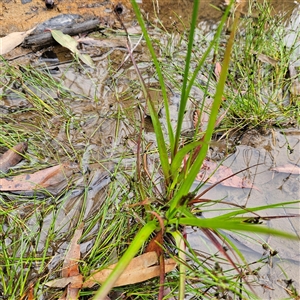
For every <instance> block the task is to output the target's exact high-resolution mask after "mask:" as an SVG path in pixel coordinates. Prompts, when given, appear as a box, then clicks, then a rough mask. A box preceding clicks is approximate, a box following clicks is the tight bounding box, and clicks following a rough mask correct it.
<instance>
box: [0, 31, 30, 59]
mask: <svg viewBox="0 0 300 300" xmlns="http://www.w3.org/2000/svg"><path fill="white" fill-rule="evenodd" d="M34 29H35V28H32V29H30V30H28V31H22V32H12V33H10V34H9V35H7V36H5V37H3V38H0V55H3V54H5V53H8V52H9V51H11V50H13V49H14V48H16V47H17V46H19V45H20V44H21V43H22V42H23V41H24V39H25V38H26V37H27V36H28V35H29V34H30V33H31V32H32V31H33V30H34Z"/></svg>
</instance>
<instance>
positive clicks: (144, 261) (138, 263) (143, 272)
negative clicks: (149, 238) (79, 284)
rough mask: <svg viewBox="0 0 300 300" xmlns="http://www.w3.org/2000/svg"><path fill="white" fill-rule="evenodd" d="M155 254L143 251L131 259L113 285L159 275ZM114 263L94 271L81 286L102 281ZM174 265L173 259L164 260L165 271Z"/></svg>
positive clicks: (125, 283)
mask: <svg viewBox="0 0 300 300" xmlns="http://www.w3.org/2000/svg"><path fill="white" fill-rule="evenodd" d="M157 262H158V261H157V254H156V253H155V252H154V251H153V252H147V253H144V254H142V255H140V256H138V257H135V258H134V259H132V261H131V262H130V263H129V265H128V266H127V268H126V269H125V270H124V272H123V274H122V275H121V276H120V277H119V279H118V280H117V282H116V283H115V285H114V286H123V285H128V284H134V283H138V282H143V281H145V280H148V279H150V278H153V277H157V276H159V275H160V267H159V266H158V265H155V264H157ZM153 265H154V266H153ZM115 266H116V264H113V265H111V266H109V267H108V268H107V269H104V270H101V271H96V272H95V273H94V274H93V275H92V276H90V277H89V278H88V280H86V281H85V282H84V283H83V287H84V288H86V287H92V286H94V285H95V284H99V283H103V282H104V281H105V280H106V279H107V278H108V276H109V275H110V273H111V272H112V271H113V269H114V267H115ZM175 267H176V262H175V261H174V260H173V259H166V260H165V272H166V273H167V272H170V271H172V270H174V268H175Z"/></svg>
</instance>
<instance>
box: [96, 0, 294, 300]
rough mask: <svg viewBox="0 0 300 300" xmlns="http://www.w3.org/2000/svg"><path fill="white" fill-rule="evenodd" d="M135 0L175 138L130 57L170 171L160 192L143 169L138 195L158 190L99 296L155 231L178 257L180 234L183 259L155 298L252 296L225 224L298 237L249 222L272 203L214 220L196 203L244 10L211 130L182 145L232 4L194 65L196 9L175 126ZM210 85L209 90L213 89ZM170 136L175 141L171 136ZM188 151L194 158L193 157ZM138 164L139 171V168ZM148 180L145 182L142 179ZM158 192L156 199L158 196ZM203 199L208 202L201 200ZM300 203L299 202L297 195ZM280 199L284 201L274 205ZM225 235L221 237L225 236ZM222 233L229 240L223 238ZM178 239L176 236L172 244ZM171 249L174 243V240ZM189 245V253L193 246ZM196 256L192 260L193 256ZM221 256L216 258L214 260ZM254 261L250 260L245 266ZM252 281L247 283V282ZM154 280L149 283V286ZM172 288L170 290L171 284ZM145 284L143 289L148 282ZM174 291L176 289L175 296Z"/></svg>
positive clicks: (230, 43) (226, 60)
mask: <svg viewBox="0 0 300 300" xmlns="http://www.w3.org/2000/svg"><path fill="white" fill-rule="evenodd" d="M132 5H133V8H134V11H135V13H136V16H137V19H138V22H139V24H140V26H141V28H142V32H143V34H144V38H145V41H146V44H147V48H148V50H149V52H150V54H151V57H152V60H153V64H154V66H155V68H156V76H157V78H158V80H159V84H160V87H161V92H162V96H163V103H164V109H165V114H166V125H167V126H166V127H167V135H168V138H165V136H164V130H163V128H162V125H161V122H160V120H159V117H158V111H157V110H156V108H155V105H154V103H153V102H152V100H151V97H150V95H149V93H148V91H147V87H146V85H145V83H144V81H143V77H142V76H141V74H140V73H139V70H138V67H137V65H136V63H135V61H134V58H133V56H131V58H132V61H133V64H134V65H135V67H136V71H137V73H138V74H139V78H140V82H141V88H142V89H143V92H144V96H145V98H146V100H147V108H148V110H149V111H150V114H151V119H152V124H153V127H154V132H155V135H156V142H157V148H158V152H159V159H160V164H161V173H162V176H163V182H164V184H163V185H164V188H163V191H164V192H163V194H162V193H161V192H158V193H153V186H152V185H151V189H152V191H150V190H147V187H149V185H147V184H146V180H144V181H142V178H143V176H142V174H139V175H138V178H139V182H137V183H136V185H137V190H139V197H140V199H141V200H145V196H146V197H147V195H150V194H151V196H152V201H150V203H148V204H147V210H146V212H145V213H146V216H144V218H143V219H144V222H143V223H144V224H143V225H142V226H141V228H140V230H139V232H137V233H136V235H135V237H134V238H133V240H132V241H131V242H130V244H129V245H128V249H127V250H126V251H125V253H124V254H123V255H122V256H121V258H120V260H119V262H118V264H117V266H116V267H115V268H114V270H113V272H112V273H111V274H110V276H109V277H108V279H107V280H106V281H105V282H104V284H103V285H102V286H101V287H100V289H99V290H98V291H97V293H96V295H95V296H94V298H93V299H105V296H106V295H107V294H108V293H109V292H110V290H111V289H112V287H113V286H114V283H115V282H116V280H117V279H118V277H119V276H120V275H121V274H122V272H123V271H124V269H125V268H126V266H127V265H128V264H129V262H130V261H131V259H132V258H133V257H134V256H135V255H136V254H137V253H140V252H141V250H142V249H143V247H144V245H145V244H146V243H148V242H149V239H151V237H152V238H155V236H157V234H162V235H163V236H164V242H163V244H162V245H161V247H162V249H163V252H164V255H171V256H174V251H170V250H169V249H170V243H169V244H168V242H167V241H166V240H169V239H168V237H172V238H173V242H174V245H173V248H174V250H175V249H177V250H176V251H175V253H177V255H175V256H174V257H175V259H177V261H178V264H179V266H178V273H177V276H179V278H178V277H177V276H176V273H173V274H172V275H170V276H168V277H167V278H166V280H165V281H161V280H160V282H159V284H158V285H157V294H155V296H154V298H155V299H163V297H164V294H165V293H169V294H170V295H173V296H175V297H176V299H186V298H185V297H186V295H188V294H189V293H191V294H190V295H191V296H194V297H195V296H196V295H197V297H198V296H199V297H200V296H201V297H204V298H211V297H213V296H217V297H225V296H226V295H234V297H239V298H242V297H245V296H246V297H247V298H252V297H254V298H255V296H254V295H253V294H252V292H251V287H250V284H249V283H248V281H247V279H246V280H245V282H246V284H241V282H240V276H242V274H241V273H240V271H239V268H238V267H237V265H236V264H235V263H234V262H233V261H232V260H231V258H230V256H229V255H228V254H227V253H226V251H224V249H223V246H222V243H223V242H225V244H227V245H228V246H229V245H230V246H231V247H233V249H234V250H235V252H236V255H237V256H239V257H240V259H241V260H242V261H243V262H244V263H245V259H244V257H243V255H242V253H240V252H239V251H238V249H237V248H236V247H234V245H232V243H231V242H230V241H229V240H228V239H226V237H224V236H223V235H222V234H221V233H220V232H219V230H220V229H226V230H229V231H231V230H233V231H235V230H238V231H245V232H257V233H267V232H268V233H269V234H274V235H281V236H285V237H289V238H296V237H293V236H292V235H289V234H286V233H284V232H279V231H276V230H271V229H268V228H266V227H264V226H260V225H255V224H250V223H251V222H250V223H249V222H248V221H247V220H248V218H247V217H243V214H244V213H246V212H254V211H256V212H257V211H260V210H265V209H268V208H271V206H263V207H255V208H247V209H246V208H238V209H237V210H234V211H233V212H230V213H224V214H222V215H220V216H218V217H213V218H209V219H203V218H199V217H198V216H197V213H196V211H198V212H199V210H201V208H203V211H204V209H205V208H204V207H201V206H200V207H198V208H197V209H195V208H194V207H193V203H195V202H198V201H199V200H201V199H199V197H198V196H197V191H198V188H199V187H197V188H196V189H195V190H191V188H192V185H193V182H194V180H195V178H196V175H197V173H198V172H199V170H200V168H201V165H202V163H203V160H204V158H205V156H206V153H207V150H208V145H209V142H210V140H211V137H212V134H213V132H214V127H215V124H216V120H217V117H218V113H219V108H220V106H221V104H222V100H223V94H224V91H225V90H226V88H225V83H226V81H227V74H228V69H229V67H230V58H231V53H232V49H233V47H235V45H234V37H235V32H236V29H237V25H238V17H237V16H236V17H235V18H234V21H233V27H232V31H231V34H230V37H229V38H228V40H227V46H226V49H225V50H224V53H223V58H222V70H221V73H220V76H219V80H218V82H217V85H216V90H215V93H214V95H213V98H214V101H213V103H212V105H211V110H210V114H209V116H210V117H209V120H208V124H207V128H206V130H205V132H204V134H203V135H202V136H201V137H199V136H198V135H195V136H194V138H193V139H192V141H189V142H188V143H186V144H185V145H184V146H182V145H181V138H182V132H181V130H182V124H183V120H184V114H185V109H186V106H187V103H188V101H189V94H190V91H191V89H192V87H193V85H194V84H195V82H196V78H197V76H198V73H199V72H200V71H201V69H202V68H203V67H204V66H205V63H206V59H207V57H208V56H209V55H210V54H211V52H212V50H215V49H218V45H219V43H220V36H221V32H222V28H223V25H224V23H225V21H226V19H227V16H228V13H229V10H230V8H231V6H232V5H230V6H229V7H228V8H227V10H226V11H225V13H224V16H223V18H222V20H221V22H220V25H219V27H218V29H217V30H216V34H215V36H214V38H213V39H212V40H211V42H210V44H209V45H208V47H207V50H206V51H204V53H203V54H202V56H201V57H199V58H198V64H197V66H196V67H193V69H191V61H192V58H193V59H194V57H193V53H194V52H193V50H194V49H193V48H194V33H195V28H196V20H197V12H198V8H199V1H194V9H193V14H192V21H191V27H190V29H189V37H188V42H187V51H186V56H185V67H184V68H183V72H182V74H183V80H182V84H181V86H180V94H181V99H180V104H179V110H178V118H177V127H176V128H173V127H172V122H171V118H170V111H169V101H168V97H167V90H166V84H165V77H164V75H165V73H163V71H162V68H161V65H160V63H159V61H158V57H157V55H156V52H155V50H154V48H153V45H152V42H151V39H150V36H149V34H148V32H147V29H146V27H145V23H144V21H143V19H142V16H141V13H140V11H139V9H138V6H137V4H136V2H135V1H134V0H132ZM207 90H208V89H207ZM166 141H168V142H166ZM187 155H188V158H187ZM137 171H138V170H137ZM142 182H143V184H142ZM153 198H154V200H153ZM199 202H201V201H199ZM292 203H294V202H292ZM286 204H287V203H281V204H280V205H286ZM275 206H277V205H275ZM186 226H195V227H198V228H199V229H201V230H202V231H203V232H204V233H205V234H206V235H207V237H208V238H209V239H210V240H211V241H212V243H213V244H214V245H215V246H216V247H217V248H218V249H219V251H220V252H221V253H222V254H223V255H224V257H225V259H226V260H227V261H228V262H229V263H230V264H231V265H232V271H233V273H235V275H233V273H231V272H226V271H224V272H223V270H222V268H220V267H219V265H218V263H216V264H215V267H212V265H211V264H209V265H206V264H205V262H204V261H202V260H201V259H200V258H199V257H198V256H197V254H196V253H195V252H194V251H193V250H192V249H191V248H190V247H189V246H188V242H187V240H186V235H185V230H184V228H185V227H186ZM221 236H222V237H221ZM218 238H220V239H221V240H222V241H223V242H222V243H221V242H220V241H217V239H218ZM171 244H172V243H171ZM171 248H172V246H171ZM187 249H188V250H189V252H188V253H187ZM187 261H190V262H191V263H187ZM215 262H216V261H215ZM245 268H247V267H245ZM247 283H248V284H247ZM147 287H149V286H147ZM147 287H145V286H144V288H145V289H146V291H145V292H146V294H143V292H140V293H139V292H137V290H136V287H133V288H132V289H130V287H129V289H128V292H126V294H127V295H132V296H133V297H134V296H137V294H138V297H140V298H141V299H150V298H152V297H153V296H151V293H150V292H147V291H148V288H147ZM167 287H168V288H169V289H167ZM142 290H143V289H142ZM170 295H169V296H170Z"/></svg>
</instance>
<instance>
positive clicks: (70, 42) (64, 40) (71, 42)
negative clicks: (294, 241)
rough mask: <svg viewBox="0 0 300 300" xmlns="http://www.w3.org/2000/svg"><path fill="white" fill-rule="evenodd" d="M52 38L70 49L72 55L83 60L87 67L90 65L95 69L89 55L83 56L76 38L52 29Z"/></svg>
mask: <svg viewBox="0 0 300 300" xmlns="http://www.w3.org/2000/svg"><path fill="white" fill-rule="evenodd" d="M50 31H51V34H52V37H53V38H54V39H55V40H56V41H57V42H58V43H59V44H60V45H61V46H63V47H65V48H67V49H69V50H70V51H71V52H72V53H74V55H75V57H78V58H79V59H81V61H82V62H84V63H85V64H86V65H88V66H89V67H91V68H94V67H95V65H94V62H93V60H92V58H91V57H90V56H89V55H87V54H82V53H80V51H79V50H78V49H77V46H78V41H76V40H75V39H74V38H72V37H71V36H69V35H68V34H64V33H62V32H61V31H59V30H55V29H52V30H50Z"/></svg>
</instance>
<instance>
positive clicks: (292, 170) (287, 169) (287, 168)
mask: <svg viewBox="0 0 300 300" xmlns="http://www.w3.org/2000/svg"><path fill="white" fill-rule="evenodd" d="M271 170H273V171H276V172H280V173H288V174H296V175H300V166H298V165H294V164H285V165H282V166H278V167H275V168H272V169H271Z"/></svg>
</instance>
